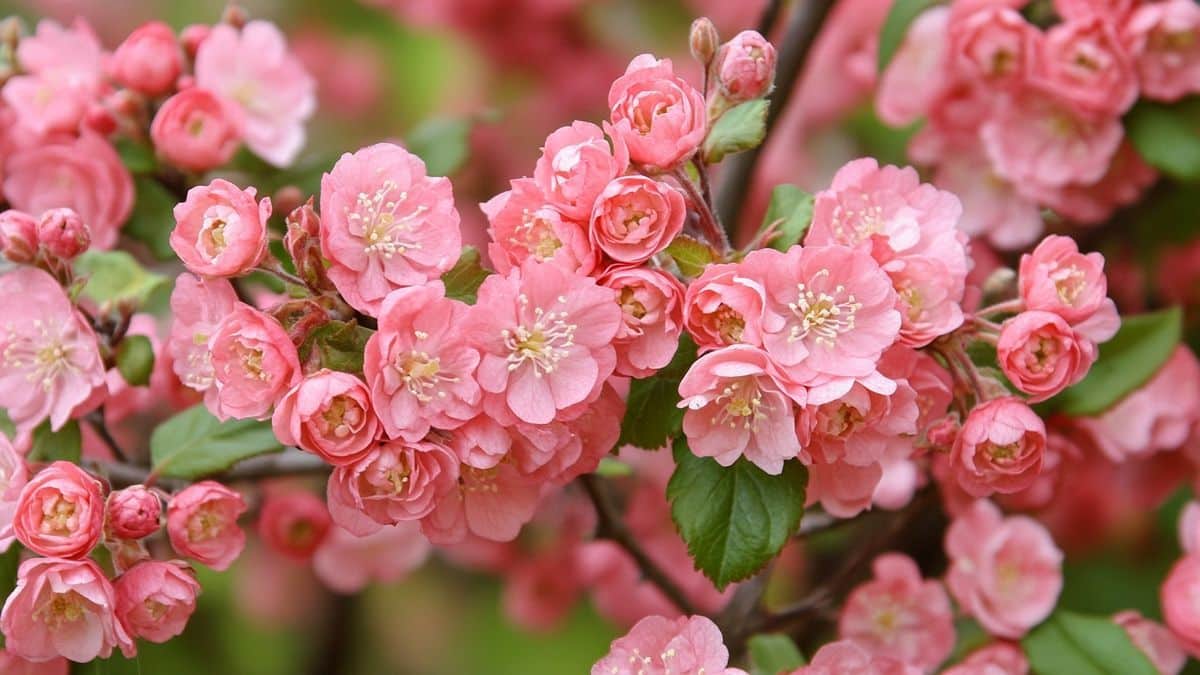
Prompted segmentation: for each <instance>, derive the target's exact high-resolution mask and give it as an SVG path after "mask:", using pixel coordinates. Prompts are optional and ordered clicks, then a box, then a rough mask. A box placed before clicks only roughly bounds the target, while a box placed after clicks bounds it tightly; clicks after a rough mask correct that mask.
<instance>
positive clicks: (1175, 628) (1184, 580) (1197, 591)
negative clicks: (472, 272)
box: [6, 553, 1200, 656]
mask: <svg viewBox="0 0 1200 675" xmlns="http://www.w3.org/2000/svg"><path fill="white" fill-rule="evenodd" d="M1197 597H1200V555H1197V554H1195V553H1189V554H1187V555H1185V556H1184V557H1182V558H1180V559H1179V561H1178V562H1176V563H1175V565H1174V567H1172V568H1171V571H1170V572H1168V573H1167V578H1166V579H1165V580H1164V581H1163V584H1162V588H1161V589H1160V590H1159V604H1160V605H1161V606H1162V613H1163V621H1164V622H1165V623H1166V624H1167V628H1170V629H1171V632H1172V633H1174V635H1175V638H1176V639H1177V640H1179V644H1180V645H1181V646H1182V647H1183V648H1184V649H1185V650H1186V651H1187V652H1188V654H1190V655H1192V656H1196V655H1197V654H1200V606H1198V605H1197V602H1196V598H1197ZM6 632H7V631H6Z"/></svg>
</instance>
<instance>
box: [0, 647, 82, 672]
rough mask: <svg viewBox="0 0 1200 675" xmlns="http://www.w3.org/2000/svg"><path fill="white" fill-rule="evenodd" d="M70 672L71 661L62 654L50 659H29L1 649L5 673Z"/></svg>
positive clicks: (1, 663)
mask: <svg viewBox="0 0 1200 675" xmlns="http://www.w3.org/2000/svg"><path fill="white" fill-rule="evenodd" d="M70 672H71V664H70V662H69V661H67V660H66V659H64V658H63V657H61V656H59V657H55V658H52V659H50V660H49V661H29V660H27V659H23V658H21V657H20V656H17V655H16V654H15V653H13V652H11V651H8V650H5V649H0V673H5V675H69V674H70Z"/></svg>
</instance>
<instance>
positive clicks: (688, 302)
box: [683, 263, 766, 352]
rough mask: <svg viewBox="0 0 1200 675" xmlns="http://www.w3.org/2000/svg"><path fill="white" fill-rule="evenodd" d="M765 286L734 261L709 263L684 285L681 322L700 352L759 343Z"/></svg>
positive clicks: (758, 344)
mask: <svg viewBox="0 0 1200 675" xmlns="http://www.w3.org/2000/svg"><path fill="white" fill-rule="evenodd" d="M765 302H766V290H765V289H764V288H763V287H762V283H761V282H759V281H756V280H754V279H750V278H748V277H745V276H742V274H741V266H739V265H737V264H734V263H721V264H715V265H709V266H708V267H705V268H704V272H703V273H701V275H700V276H699V277H698V278H696V280H695V281H693V282H692V283H691V284H689V285H688V287H687V293H686V295H685V296H684V300H683V322H684V326H685V327H686V328H687V332H688V334H689V335H691V336H692V339H693V340H695V341H696V344H697V345H698V346H699V347H700V350H701V352H705V351H709V350H711V349H716V348H717V347H723V346H725V345H732V344H738V343H746V344H751V345H757V346H761V345H762V314H763V305H764V303H765Z"/></svg>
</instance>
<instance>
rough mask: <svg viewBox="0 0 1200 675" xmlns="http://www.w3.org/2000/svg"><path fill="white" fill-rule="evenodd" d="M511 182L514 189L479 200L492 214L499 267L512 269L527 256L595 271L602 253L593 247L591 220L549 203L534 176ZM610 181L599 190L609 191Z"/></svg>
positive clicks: (492, 252) (492, 251) (491, 245)
mask: <svg viewBox="0 0 1200 675" xmlns="http://www.w3.org/2000/svg"><path fill="white" fill-rule="evenodd" d="M511 185H512V189H511V190H506V191H505V192H501V193H500V194H498V195H496V196H495V197H492V198H491V199H489V200H488V201H486V202H484V203H483V204H480V205H479V207H480V208H481V209H482V210H483V213H484V215H486V216H487V219H488V236H489V238H490V241H489V242H488V257H489V258H490V259H491V261H492V265H493V266H495V268H496V271H497V272H499V273H501V274H508V272H509V271H510V270H512V269H513V268H514V267H520V266H521V265H522V264H523V263H524V262H525V261H526V260H534V261H535V262H553V263H554V264H556V265H561V266H563V267H565V268H566V269H568V270H572V271H577V272H579V273H581V274H590V273H591V272H592V270H594V269H595V268H596V265H597V264H599V257H600V255H599V252H598V251H597V250H596V249H595V248H594V247H593V246H592V242H591V239H590V238H589V237H588V234H587V228H586V226H585V224H584V223H583V222H576V221H574V220H571V219H569V218H567V217H566V216H564V215H563V214H562V213H561V212H559V211H558V210H557V209H555V208H554V207H553V206H551V205H549V204H546V203H545V197H544V196H543V195H542V193H541V191H540V190H539V189H538V186H537V185H536V184H535V183H534V182H533V181H532V180H530V179H528V178H519V179H517V180H514V181H512V183H511ZM604 185H608V183H607V182H605V183H604ZM604 185H601V186H600V187H599V188H597V189H598V190H603V189H604ZM589 209H590V207H589ZM588 215H591V211H590V210H589V211H588ZM588 215H585V216H583V219H582V220H586V219H587V217H588Z"/></svg>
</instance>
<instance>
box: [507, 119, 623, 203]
mask: <svg viewBox="0 0 1200 675" xmlns="http://www.w3.org/2000/svg"><path fill="white" fill-rule="evenodd" d="M628 167H629V151H628V150H627V149H626V148H625V145H624V143H622V142H621V141H620V137H619V136H618V137H616V138H614V143H613V145H612V146H610V145H609V143H608V141H607V140H605V139H604V131H603V130H601V129H600V127H598V126H596V125H595V124H592V123H590V122H572V123H571V126H569V127H561V128H559V129H557V130H555V131H554V133H552V134H550V135H549V136H548V137H546V144H545V145H544V146H543V148H542V156H541V157H539V158H538V161H537V165H536V166H535V167H534V170H533V181H534V183H535V184H536V185H537V187H538V189H539V190H540V191H541V193H542V195H543V196H544V199H545V200H546V201H547V202H549V203H550V205H551V206H552V207H554V208H555V209H557V210H558V211H559V212H561V213H562V214H563V215H564V216H566V217H567V218H570V219H571V220H575V221H585V220H587V219H588V218H590V217H591V215H592V206H593V205H594V204H595V203H596V198H597V197H599V196H600V193H601V192H602V191H603V190H604V188H605V186H606V185H608V182H609V181H611V180H612V179H614V178H616V177H617V176H620V175H621V174H623V173H625V170H626V169H627V168H628ZM514 182H515V181H514Z"/></svg>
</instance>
